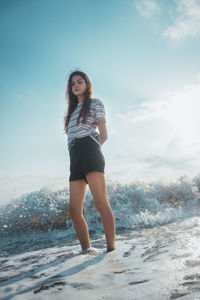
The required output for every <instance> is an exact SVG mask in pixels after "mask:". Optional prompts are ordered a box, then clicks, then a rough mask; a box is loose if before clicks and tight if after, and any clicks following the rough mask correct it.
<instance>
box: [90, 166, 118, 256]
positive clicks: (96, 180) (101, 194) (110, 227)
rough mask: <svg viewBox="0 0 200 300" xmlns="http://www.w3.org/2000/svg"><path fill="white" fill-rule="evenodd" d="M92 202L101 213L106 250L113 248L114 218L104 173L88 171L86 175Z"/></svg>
mask: <svg viewBox="0 0 200 300" xmlns="http://www.w3.org/2000/svg"><path fill="white" fill-rule="evenodd" d="M86 178H87V181H88V185H89V188H90V191H91V193H92V196H93V199H94V204H95V207H96V208H97V210H98V211H99V213H100V215H101V220H102V223H103V227H104V232H105V235H106V241H107V251H108V252H109V251H112V250H114V249H115V219H114V215H113V213H112V210H111V207H110V203H109V200H108V195H107V190H106V183H105V177H104V173H102V172H97V171H94V172H89V173H87V175H86Z"/></svg>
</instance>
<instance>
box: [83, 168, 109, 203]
mask: <svg viewBox="0 0 200 300" xmlns="http://www.w3.org/2000/svg"><path fill="white" fill-rule="evenodd" d="M86 178H87V181H88V185H89V188H90V191H91V193H92V196H93V199H94V203H95V206H96V207H97V208H98V209H103V208H104V207H106V206H108V205H109V200H108V195H107V189H106V182H105V177H104V173H102V172H96V171H95V172H89V173H87V175H86Z"/></svg>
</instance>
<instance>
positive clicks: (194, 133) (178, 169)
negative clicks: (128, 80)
mask: <svg viewBox="0 0 200 300" xmlns="http://www.w3.org/2000/svg"><path fill="white" fill-rule="evenodd" d="M199 99H200V82H199V80H198V76H197V80H195V81H194V83H192V84H189V85H186V86H184V87H182V88H181V89H180V90H178V91H173V92H168V93H167V94H165V95H163V96H162V97H161V99H157V100H150V101H146V102H143V103H141V104H139V105H134V106H131V107H130V106H129V107H128V108H127V111H125V112H124V113H119V114H117V115H116V119H118V121H117V123H118V124H119V127H118V135H117V136H116V137H115V136H113V138H112V139H113V141H112V144H114V143H115V139H116V138H117V137H120V143H119V141H118V142H116V146H115V145H114V148H113V153H112V159H111V160H112V161H110V162H109V164H108V165H109V166H110V168H111V169H112V172H113V173H112V176H113V175H114V173H115V172H116V174H118V176H119V177H120V174H123V172H124V176H125V174H126V176H125V177H126V180H127V177H128V178H132V179H133V177H134V178H135V177H136V176H138V177H139V176H141V177H143V178H144V177H146V178H147V177H149V178H151V176H155V177H157V176H160V175H163V176H165V175H166V176H167V175H168V176H169V177H171V176H175V175H176V176H180V175H181V174H184V173H185V174H187V175H189V176H190V175H191V176H193V175H195V174H196V173H197V172H198V166H199V164H200V158H199V157H200V136H199V128H200V118H199V111H200V101H199ZM109 172H111V170H110V171H109Z"/></svg>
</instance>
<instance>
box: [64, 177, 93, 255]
mask: <svg viewBox="0 0 200 300" xmlns="http://www.w3.org/2000/svg"><path fill="white" fill-rule="evenodd" d="M86 186H87V184H86V182H85V180H84V179H80V180H74V181H70V182H69V190H70V206H69V209H70V210H69V211H70V218H71V219H72V221H73V224H74V228H75V230H76V234H77V236H78V238H79V241H80V244H81V248H82V250H85V249H87V248H90V240H89V232H88V226H87V223H86V221H85V218H84V216H83V200H84V197H85V191H86Z"/></svg>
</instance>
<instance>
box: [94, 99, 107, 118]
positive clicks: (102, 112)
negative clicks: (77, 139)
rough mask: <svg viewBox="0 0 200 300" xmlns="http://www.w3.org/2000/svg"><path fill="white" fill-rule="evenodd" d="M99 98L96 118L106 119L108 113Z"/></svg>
mask: <svg viewBox="0 0 200 300" xmlns="http://www.w3.org/2000/svg"><path fill="white" fill-rule="evenodd" d="M97 100H98V101H97V104H96V119H97V120H105V121H106V113H105V108H104V105H103V103H102V102H101V101H100V100H99V99H97Z"/></svg>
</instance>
